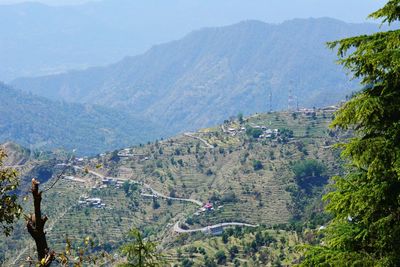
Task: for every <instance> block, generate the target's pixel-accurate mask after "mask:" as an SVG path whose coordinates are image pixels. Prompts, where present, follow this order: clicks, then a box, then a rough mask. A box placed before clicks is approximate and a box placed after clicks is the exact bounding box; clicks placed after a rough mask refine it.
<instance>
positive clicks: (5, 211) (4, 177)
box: [0, 148, 22, 235]
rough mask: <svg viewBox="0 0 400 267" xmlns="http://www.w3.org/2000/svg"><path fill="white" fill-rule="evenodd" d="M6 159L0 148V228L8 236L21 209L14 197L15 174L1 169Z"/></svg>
mask: <svg viewBox="0 0 400 267" xmlns="http://www.w3.org/2000/svg"><path fill="white" fill-rule="evenodd" d="M6 157H7V155H6V153H5V151H4V150H3V149H1V148H0V227H1V228H2V232H3V233H4V234H5V235H9V234H10V233H11V231H12V230H13V225H12V224H13V223H14V221H15V220H16V219H17V218H19V216H20V215H21V212H22V209H21V206H20V205H19V204H18V202H17V200H18V197H17V195H16V189H17V187H18V184H19V182H18V178H17V172H16V171H15V170H13V169H11V168H2V166H3V160H4V159H5V158H6Z"/></svg>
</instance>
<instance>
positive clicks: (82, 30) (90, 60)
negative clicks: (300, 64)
mask: <svg viewBox="0 0 400 267" xmlns="http://www.w3.org/2000/svg"><path fill="white" fill-rule="evenodd" d="M382 1H383V0H374V1H364V0H352V1H345V0H325V1H323V2H321V1H320V0H300V1H292V0H269V1H264V0H252V1H243V0H220V1H214V0H191V1H184V0H169V1H164V0H146V1H131V0H103V1H91V2H89V3H87V4H82V5H73V6H47V5H43V4H40V3H39V2H44V3H48V4H51V5H56V4H61V3H64V4H66V3H76V2H84V1H72V0H32V2H30V1H29V3H21V4H18V5H2V4H4V3H13V2H14V3H15V2H22V1H17V0H0V17H1V23H0V33H1V34H0V62H1V63H2V64H0V80H1V81H5V82H8V81H10V80H12V79H14V78H16V77H20V76H37V75H44V74H52V73H58V72H61V71H65V70H68V69H82V68H86V67H88V66H97V65H105V64H110V63H113V62H116V61H118V60H120V59H122V58H123V57H125V56H133V55H137V54H139V53H143V52H144V51H145V50H147V49H148V48H150V47H151V46H152V45H154V44H159V43H162V42H167V41H171V40H175V39H179V38H182V37H183V36H184V35H185V34H187V33H189V32H191V31H193V30H196V29H199V28H202V27H206V26H207V27H209V26H211V27H215V26H221V25H230V24H233V23H236V22H239V21H242V20H245V19H257V20H262V21H268V22H273V23H277V22H282V21H284V20H288V19H291V18H298V17H301V18H308V17H321V16H329V17H335V18H340V19H342V20H345V21H350V22H360V21H364V19H365V16H366V15H365V14H368V13H370V12H371V11H372V10H375V9H376V8H377V7H379V6H380V4H381V2H382ZM344 7H345V8H344ZM355 9H356V10H357V14H355V12H354V10H355Z"/></svg>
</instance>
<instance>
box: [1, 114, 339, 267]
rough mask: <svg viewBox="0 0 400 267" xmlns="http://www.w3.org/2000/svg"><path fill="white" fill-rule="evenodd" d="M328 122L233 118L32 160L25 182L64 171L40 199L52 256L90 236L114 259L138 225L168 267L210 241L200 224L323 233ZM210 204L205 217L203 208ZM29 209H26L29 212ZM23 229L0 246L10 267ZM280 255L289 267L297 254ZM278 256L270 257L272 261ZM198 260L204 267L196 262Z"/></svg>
mask: <svg viewBox="0 0 400 267" xmlns="http://www.w3.org/2000/svg"><path fill="white" fill-rule="evenodd" d="M331 117H332V110H316V111H312V110H309V111H307V112H301V113H300V112H299V113H270V114H258V115H253V116H251V117H248V118H242V117H239V118H235V119H232V120H226V121H225V123H224V124H223V125H219V126H216V127H213V128H207V129H202V130H200V131H198V132H193V133H186V134H184V135H180V136H176V137H173V138H169V139H164V140H158V141H156V142H153V143H150V144H147V145H139V146H134V147H127V148H125V149H121V150H119V151H115V152H112V153H106V154H101V155H99V156H96V157H92V158H89V159H79V158H77V159H73V160H70V161H68V160H67V158H68V157H66V156H65V155H57V154H54V155H53V156H49V157H48V160H42V161H40V162H37V168H36V170H39V171H36V172H32V171H30V172H29V173H28V174H27V175H28V176H29V175H30V176H31V177H37V178H38V179H39V181H41V182H43V188H48V187H49V184H52V183H54V181H56V179H57V178H56V177H57V175H58V174H60V172H61V171H62V169H64V168H65V167H67V171H66V172H65V175H64V176H63V179H61V180H59V181H58V182H57V183H56V185H55V187H54V188H53V189H52V190H50V191H48V192H46V193H44V195H43V205H44V206H43V210H44V211H45V212H46V214H48V216H49V222H50V223H51V224H50V225H51V227H50V228H49V229H48V235H47V236H48V239H49V243H50V244H51V246H52V248H53V249H55V250H58V251H60V250H62V249H63V247H64V246H65V238H66V236H68V238H69V239H70V240H72V241H73V242H74V244H77V245H79V244H80V243H79V242H80V240H83V239H84V238H85V237H87V236H90V237H92V238H93V240H94V242H95V243H94V244H95V246H94V251H99V250H100V251H102V250H105V251H107V252H110V253H115V252H116V251H117V248H118V247H119V246H120V245H121V244H123V242H124V240H125V235H126V233H127V232H128V231H129V229H130V228H132V227H137V228H139V229H140V230H141V232H142V233H143V234H144V236H146V237H149V238H150V239H151V240H157V242H158V243H159V244H160V246H161V247H162V248H163V251H165V252H166V253H168V255H171V257H173V259H174V261H181V260H184V258H186V257H181V258H179V257H178V258H177V257H176V255H177V254H176V253H177V251H176V250H170V249H169V248H171V247H173V248H175V249H176V248H177V247H179V246H183V249H185V250H186V249H187V248H186V246H187V245H189V244H192V242H195V241H196V240H197V241H199V242H200V243H201V242H202V241H204V242H208V241H207V239H206V237H205V236H204V234H207V231H205V230H204V229H203V228H204V227H206V226H210V225H214V224H218V223H228V225H229V223H237V224H240V223H246V224H251V225H254V226H255V225H262V227H261V228H260V229H259V230H261V231H264V230H266V229H272V227H275V228H277V229H286V230H289V231H294V230H297V232H298V233H301V232H302V229H303V227H313V228H315V227H317V226H318V225H322V224H323V223H324V222H325V221H326V218H325V217H324V215H323V214H322V213H321V202H320V200H319V198H320V196H321V194H322V192H323V190H324V185H325V184H326V183H327V178H328V177H329V176H331V175H334V174H340V173H341V167H340V162H338V161H337V156H338V153H337V151H336V150H335V149H333V148H332V145H333V144H335V143H336V142H337V140H338V139H337V138H338V137H339V136H338V135H337V133H336V132H333V131H330V130H328V128H327V125H328V124H329V122H330V121H331ZM14 150H15V149H14ZM14 154H15V152H14ZM65 164H69V165H68V166H67V165H65ZM21 168H22V167H21ZM46 170H47V172H46ZM49 176H50V177H49ZM48 179H50V180H49V181H50V182H49V183H46V181H47V180H48ZM22 194H27V193H26V191H25V192H22ZM97 199H99V200H97ZM91 201H92V202H93V201H98V202H96V203H94V202H93V203H92V202H91ZM207 202H210V204H211V205H213V208H212V209H209V210H207V209H203V208H202V207H203V205H204V204H205V203H207ZM54 203H57V205H53V204H54ZM30 205H31V203H29V202H27V203H24V207H26V208H27V209H29V207H30ZM255 211H257V212H255ZM201 229H203V230H201ZM246 229H247V228H246ZM251 229H253V228H252V227H249V231H250V232H248V231H247V230H246V232H243V233H242V234H245V233H251ZM24 231H25V228H24V227H23V224H21V225H18V227H17V230H16V231H15V234H14V235H13V236H11V237H10V238H9V239H6V240H4V242H3V243H1V242H0V247H2V248H6V249H3V251H6V252H7V253H6V254H5V255H3V257H5V258H6V259H7V262H8V263H14V264H17V263H20V262H22V261H23V259H24V258H25V257H26V256H27V255H29V253H31V251H32V249H31V248H30V247H29V246H27V245H26V244H27V243H26V242H27V240H29V239H28V238H27V236H26V235H25V234H24ZM191 231H194V232H193V233H191ZM257 231H258V230H257ZM270 233H271V232H270ZM21 236H22V237H23V238H21ZM272 236H273V237H274V239H276V238H279V242H280V243H282V245H283V244H284V243H285V242H284V241H282V239H281V238H280V237H281V236H285V238H287V240H288V242H289V240H292V241H290V242H289V243H288V246H292V245H293V244H294V243H293V242H301V239H298V238H297V237H296V238H294V236H296V234H294V233H287V234H286V233H284V232H282V233H281V234H272ZM243 238H244V240H250V238H251V237H250V236H249V235H246V237H245V236H244V235H243ZM271 240H272V239H271ZM296 240H297V241H296ZM268 242H270V241H268ZM271 242H272V241H271ZM274 242H275V241H274ZM196 244H199V243H198V242H196V243H193V244H192V245H196ZM276 244H278V243H276ZM244 245H246V246H247V244H243V246H244ZM259 245H260V246H264V245H265V244H264V245H262V244H261V243H260V244H259ZM204 246H205V247H206V249H207V251H208V252H209V253H210V255H211V254H212V255H213V253H214V252H215V251H214V250H217V249H218V248H221V249H223V250H224V249H225V248H223V245H222V244H217V243H216V245H215V246H212V247H208V246H209V245H206V244H204ZM285 246H286V245H285ZM242 249H243V248H241V251H242ZM287 249H289V247H286V248H285V252H284V253H285V254H287V255H289V254H290V255H291V256H288V257H287V260H286V262H289V261H291V260H292V259H293V257H295V256H296V255H294V254H293V253H292V252H293V251H291V249H290V250H287ZM292 249H293V248H292ZM16 251H18V252H19V253H15V252H16ZM282 253H283V252H282ZM250 255H251V253H247V252H243V251H242V252H240V255H239V254H238V257H239V258H242V260H243V261H249V262H251V257H250ZM272 255H273V256H272ZM278 255H279V251H275V250H274V252H273V254H271V259H274V260H275V259H276V257H278ZM0 256H1V255H0ZM200 256H201V254H200ZM195 261H196V262H197V263H198V264H199V265H198V266H202V264H203V259H202V258H197V259H196V260H195ZM230 261H233V259H232V260H230Z"/></svg>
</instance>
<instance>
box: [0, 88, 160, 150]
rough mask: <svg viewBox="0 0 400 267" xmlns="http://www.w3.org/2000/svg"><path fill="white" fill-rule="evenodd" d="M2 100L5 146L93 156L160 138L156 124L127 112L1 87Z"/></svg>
mask: <svg viewBox="0 0 400 267" xmlns="http://www.w3.org/2000/svg"><path fill="white" fill-rule="evenodd" d="M0 99H1V101H0V114H1V116H0V141H1V142H5V141H15V142H17V143H20V144H22V145H25V146H27V147H31V148H34V149H38V150H39V149H40V150H48V149H54V148H63V149H65V150H69V151H72V150H73V149H77V154H80V155H81V154H92V155H93V154H95V153H99V152H102V151H107V150H113V149H116V148H118V147H122V146H125V145H128V144H135V143H136V144H139V143H141V142H142V143H144V142H147V141H150V140H153V139H155V138H156V137H160V135H159V133H160V131H159V129H158V127H156V126H155V124H152V123H151V122H150V121H147V120H144V119H143V118H138V117H135V116H133V115H130V114H128V113H124V112H123V111H116V110H113V109H110V108H106V107H100V106H93V105H82V104H69V103H66V102H57V101H51V100H48V99H45V98H43V97H37V96H34V95H32V94H27V93H23V92H21V91H18V90H14V89H13V88H11V87H9V86H7V85H5V84H1V83H0ZM144 132H146V133H147V134H146V135H143V133H144ZM164 132H165V131H164Z"/></svg>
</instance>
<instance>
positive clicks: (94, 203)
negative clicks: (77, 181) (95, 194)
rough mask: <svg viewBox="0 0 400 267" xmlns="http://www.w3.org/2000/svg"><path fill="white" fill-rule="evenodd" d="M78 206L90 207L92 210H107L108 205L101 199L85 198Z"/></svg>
mask: <svg viewBox="0 0 400 267" xmlns="http://www.w3.org/2000/svg"><path fill="white" fill-rule="evenodd" d="M78 204H79V205H85V206H89V207H92V208H97V209H101V208H105V207H106V204H105V203H103V202H102V201H101V199H100V198H89V197H84V198H83V200H79V201H78Z"/></svg>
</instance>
